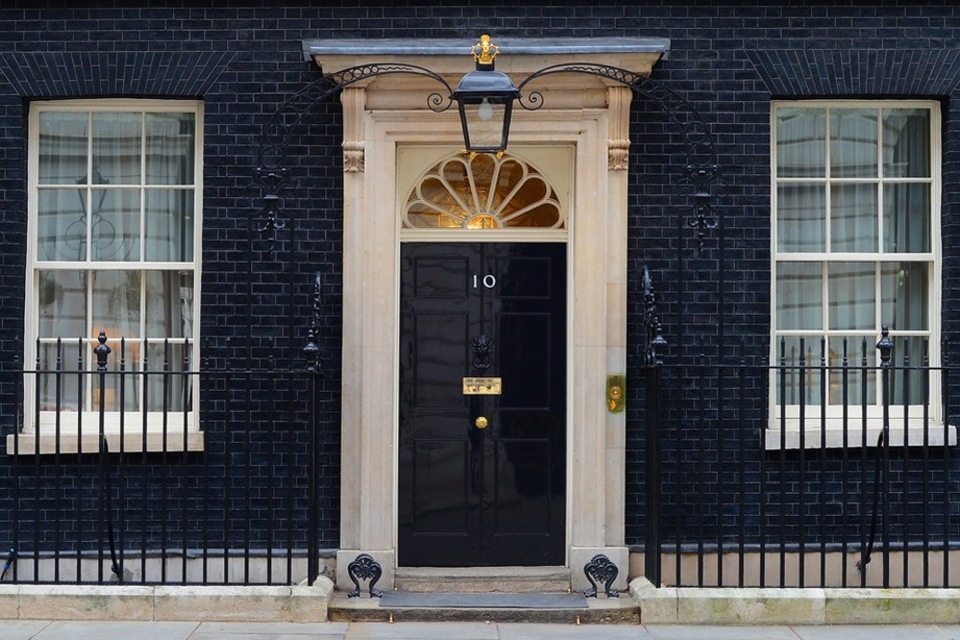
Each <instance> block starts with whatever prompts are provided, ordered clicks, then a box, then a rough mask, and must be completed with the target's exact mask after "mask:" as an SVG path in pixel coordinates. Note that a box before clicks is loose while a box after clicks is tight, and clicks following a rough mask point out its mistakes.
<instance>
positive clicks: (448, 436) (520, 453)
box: [398, 243, 566, 566]
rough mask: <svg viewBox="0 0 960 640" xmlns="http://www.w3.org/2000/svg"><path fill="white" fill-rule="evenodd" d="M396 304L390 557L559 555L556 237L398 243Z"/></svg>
mask: <svg viewBox="0 0 960 640" xmlns="http://www.w3.org/2000/svg"><path fill="white" fill-rule="evenodd" d="M400 304H401V310H400V341H401V344H400V353H401V356H400V358H401V361H400V404H399V429H400V434H399V435H400V438H399V441H400V451H399V523H398V537H399V541H398V542H399V545H398V556H399V563H400V564H401V565H403V566H483V565H560V564H563V562H564V550H565V538H564V534H565V487H566V245H564V244H560V243H456V244H454V243H450V244H441V243H405V244H403V245H401V303H400ZM484 339H486V340H487V341H488V343H487V344H488V345H489V349H486V348H485V344H484ZM465 377H482V378H499V379H500V380H501V382H502V393H501V394H499V395H467V394H464V385H463V382H464V378H465ZM478 419H482V420H485V421H486V423H485V425H486V426H485V428H481V427H478V426H477V425H478Z"/></svg>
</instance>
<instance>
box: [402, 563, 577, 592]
mask: <svg viewBox="0 0 960 640" xmlns="http://www.w3.org/2000/svg"><path fill="white" fill-rule="evenodd" d="M394 584H395V585H396V589H398V590H400V591H416V592H437V591H443V592H459V593H566V592H569V591H570V569H567V568H566V567H467V568H462V567H457V568H447V567H418V568H409V567H403V568H398V569H397V570H396V573H395V577H394Z"/></svg>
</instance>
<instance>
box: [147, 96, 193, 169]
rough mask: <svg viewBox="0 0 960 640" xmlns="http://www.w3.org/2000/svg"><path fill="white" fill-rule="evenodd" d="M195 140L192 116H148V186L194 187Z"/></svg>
mask: <svg viewBox="0 0 960 640" xmlns="http://www.w3.org/2000/svg"><path fill="white" fill-rule="evenodd" d="M195 137H196V124H195V122H194V115H193V114H192V113H148V114H147V181H146V183H147V184H176V185H192V184H193V183H194V169H193V165H194V139H195Z"/></svg>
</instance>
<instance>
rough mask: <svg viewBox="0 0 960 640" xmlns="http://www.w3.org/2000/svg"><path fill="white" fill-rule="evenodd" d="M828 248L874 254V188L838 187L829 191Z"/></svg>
mask: <svg viewBox="0 0 960 640" xmlns="http://www.w3.org/2000/svg"><path fill="white" fill-rule="evenodd" d="M830 234H831V235H830V246H831V248H832V249H833V251H851V252H870V253H872V252H875V251H876V250H877V244H878V243H877V234H878V230H877V188H876V186H874V185H872V184H840V185H834V186H833V188H832V189H831V190H830Z"/></svg>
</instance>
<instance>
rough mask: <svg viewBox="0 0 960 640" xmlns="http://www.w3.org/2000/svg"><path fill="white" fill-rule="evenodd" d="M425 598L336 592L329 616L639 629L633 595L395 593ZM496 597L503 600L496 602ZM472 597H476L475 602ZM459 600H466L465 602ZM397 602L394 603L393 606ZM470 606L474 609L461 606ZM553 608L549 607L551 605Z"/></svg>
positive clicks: (353, 619) (358, 619)
mask: <svg viewBox="0 0 960 640" xmlns="http://www.w3.org/2000/svg"><path fill="white" fill-rule="evenodd" d="M395 593H400V594H403V593H409V594H410V595H415V596H419V598H413V599H412V602H411V601H409V599H407V600H408V601H407V602H406V603H405V604H403V603H398V602H397V600H398V599H397V598H393V599H391V598H390V597H386V598H385V599H383V598H376V597H374V598H371V597H369V595H367V594H366V593H364V594H362V595H361V596H360V597H356V598H350V597H348V596H347V594H346V593H344V592H342V591H340V592H336V593H335V594H334V596H333V598H332V599H331V600H330V602H329V605H328V609H327V612H328V616H329V619H330V620H332V621H340V622H549V623H553V624H581V623H582V624H638V623H639V622H640V606H639V605H638V604H637V602H636V601H635V600H634V599H633V598H631V597H630V596H629V594H623V596H621V597H620V598H604V597H599V598H586V599H584V598H579V599H578V598H576V597H575V596H574V594H565V593H564V594H548V595H552V596H554V597H560V598H563V597H568V596H569V598H570V600H571V602H570V603H569V604H564V603H557V602H556V601H553V602H550V603H542V604H541V603H538V602H537V595H538V594H529V593H523V594H521V593H517V594H510V593H499V594H490V593H477V594H469V593H464V592H457V593H443V592H429V593H424V592H395ZM491 595H497V596H499V598H497V599H491V598H490V596H491ZM471 596H476V598H475V600H474V601H473V602H471V601H470V599H471ZM457 598H461V599H462V598H466V599H467V600H466V601H465V602H463V601H458V600H457ZM391 601H392V602H391ZM458 602H459V603H461V604H469V605H470V606H458ZM547 605H549V606H547Z"/></svg>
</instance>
